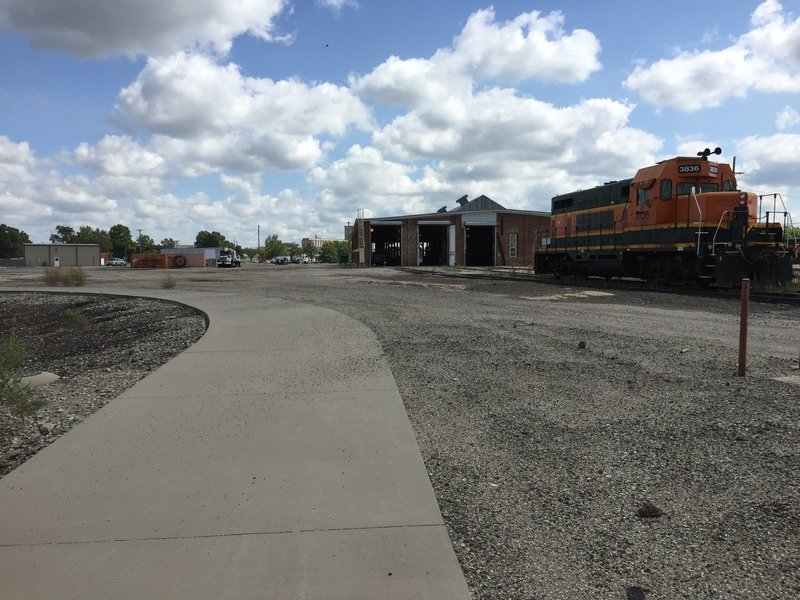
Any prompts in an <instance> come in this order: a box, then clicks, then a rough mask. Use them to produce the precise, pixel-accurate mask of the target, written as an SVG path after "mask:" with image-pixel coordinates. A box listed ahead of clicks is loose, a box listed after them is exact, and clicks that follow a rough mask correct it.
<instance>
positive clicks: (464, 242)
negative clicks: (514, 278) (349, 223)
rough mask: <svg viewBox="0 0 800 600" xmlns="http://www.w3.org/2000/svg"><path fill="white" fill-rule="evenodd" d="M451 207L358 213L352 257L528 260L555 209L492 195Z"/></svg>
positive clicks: (440, 262) (383, 261)
mask: <svg viewBox="0 0 800 600" xmlns="http://www.w3.org/2000/svg"><path fill="white" fill-rule="evenodd" d="M457 203H458V206H457V207H456V208H454V209H452V210H450V211H448V210H447V207H446V206H443V207H442V208H440V209H439V210H438V211H437V212H435V213H428V214H421V215H403V216H397V217H379V218H378V217H372V218H369V219H356V222H355V226H354V227H353V232H352V235H351V237H350V248H351V260H352V262H354V263H356V264H357V265H363V266H383V265H385V266H404V267H415V266H420V265H423V266H455V265H463V266H487V267H493V266H528V265H532V264H533V248H534V242H535V239H536V232H537V231H538V230H542V229H546V228H547V227H549V225H550V213H547V212H537V211H530V210H510V209H507V208H505V207H504V206H501V205H500V204H498V203H497V202H495V201H494V200H492V199H491V198H489V197H487V196H479V197H477V198H474V199H473V200H470V201H467V197H466V196H462V197H461V198H459V199H458V200H457Z"/></svg>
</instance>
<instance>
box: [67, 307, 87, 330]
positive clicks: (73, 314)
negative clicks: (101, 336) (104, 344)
mask: <svg viewBox="0 0 800 600" xmlns="http://www.w3.org/2000/svg"><path fill="white" fill-rule="evenodd" d="M64 314H65V315H67V318H68V319H69V322H70V324H71V325H72V327H73V328H75V329H80V330H81V331H88V330H89V317H87V316H86V315H84V314H83V313H80V312H78V311H77V310H75V309H74V308H68V309H67V310H65V311H64Z"/></svg>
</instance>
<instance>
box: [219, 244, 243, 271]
mask: <svg viewBox="0 0 800 600" xmlns="http://www.w3.org/2000/svg"><path fill="white" fill-rule="evenodd" d="M241 266H242V261H241V260H239V256H238V255H237V254H236V250H234V249H233V248H223V249H222V250H220V251H219V256H218V257H217V267H220V268H221V267H241Z"/></svg>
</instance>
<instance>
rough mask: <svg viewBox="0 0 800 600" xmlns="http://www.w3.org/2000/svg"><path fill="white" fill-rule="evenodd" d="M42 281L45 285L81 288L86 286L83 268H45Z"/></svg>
mask: <svg viewBox="0 0 800 600" xmlns="http://www.w3.org/2000/svg"><path fill="white" fill-rule="evenodd" d="M42 279H43V280H44V282H45V283H46V284H47V285H70V286H74V287H81V286H84V285H86V270H85V269H84V268H83V267H66V268H58V269H56V268H55V267H46V268H45V270H44V275H42Z"/></svg>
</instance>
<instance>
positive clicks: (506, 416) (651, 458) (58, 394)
mask: <svg viewBox="0 0 800 600" xmlns="http://www.w3.org/2000/svg"><path fill="white" fill-rule="evenodd" d="M108 271H114V272H113V273H109V272H108ZM173 275H174V276H175V278H176V280H177V288H178V289H192V290H193V291H203V290H206V291H208V292H210V293H223V292H230V290H231V289H232V286H235V289H236V293H247V294H259V295H261V296H271V297H281V298H286V299H289V300H295V301H299V302H308V303H316V304H319V305H322V306H326V307H329V308H333V309H335V310H339V311H341V312H343V313H345V314H347V315H349V316H352V317H354V318H356V319H358V320H359V321H361V322H363V323H365V324H366V325H367V326H369V327H370V328H371V329H372V330H373V331H374V332H375V333H376V335H377V336H378V338H379V339H380V341H381V343H382V345H383V348H384V352H385V353H386V355H387V357H388V359H389V361H390V364H391V367H392V370H393V372H394V375H395V378H396V380H397V383H398V387H399V389H400V392H401V394H402V397H403V400H404V402H405V404H406V409H407V412H408V414H409V418H410V419H411V423H412V426H413V427H414V430H415V432H416V435H417V439H418V442H419V445H420V449H421V452H422V454H423V458H424V460H425V464H426V466H427V468H428V472H429V475H430V477H431V481H432V483H433V486H434V490H435V492H436V495H437V498H438V500H439V506H440V508H441V510H442V514H443V516H444V519H445V522H446V524H447V527H448V530H449V532H450V536H451V539H452V541H453V545H454V547H455V549H456V552H457V554H458V557H459V560H460V562H461V565H462V567H463V569H464V572H465V574H466V576H467V580H468V583H469V586H470V590H471V592H472V594H473V596H474V597H475V598H476V599H479V598H480V599H484V598H485V599H508V598H526V599H528V598H530V599H534V598H536V599H539V598H548V599H562V598H647V599H648V600H656V599H674V598H686V599H698V598H708V599H711V598H714V599H718V598H764V599H768V598H770V599H771V598H795V597H800V550H798V548H800V483H799V482H800V406H799V405H798V404H799V403H798V391H800V388H798V387H797V386H794V385H791V384H788V383H781V382H778V381H776V379H775V378H776V377H781V376H787V375H797V374H798V370H797V360H798V333H799V332H800V327H799V326H800V315H799V314H798V312H800V311H797V310H796V309H795V308H791V307H782V306H765V305H753V306H752V307H751V319H750V322H751V332H750V352H749V355H748V376H747V377H746V378H738V377H736V376H735V374H736V359H737V353H736V344H737V342H738V304H736V303H735V302H730V301H723V300H705V299H696V298H686V297H681V296H658V295H654V294H647V293H637V292H630V293H628V292H626V293H620V294H616V295H593V294H591V293H581V292H580V290H577V291H576V289H575V288H569V289H563V288H560V287H559V286H552V285H541V284H527V283H525V282H517V281H514V282H497V281H480V280H478V281H464V280H454V279H448V278H445V277H437V276H434V275H409V274H406V273H402V272H399V271H394V270H391V269H369V270H350V269H322V268H310V267H304V266H298V267H297V268H293V267H289V268H284V267H255V266H253V267H247V268H243V269H241V270H236V271H235V272H229V271H225V272H224V273H220V272H217V271H216V270H213V269H211V270H197V271H189V270H186V271H181V272H177V273H174V274H173ZM162 276H163V274H161V273H158V274H154V273H152V272H133V271H132V270H130V269H127V270H124V272H123V270H107V271H103V270H102V269H100V270H98V271H97V272H93V273H91V274H90V284H93V283H94V282H95V281H97V282H98V283H101V284H102V285H104V287H107V288H108V289H109V290H113V289H115V288H117V287H118V288H119V289H123V288H126V289H130V288H136V287H148V286H151V287H158V281H159V278H160V277H162ZM1 279H2V278H0V289H2V287H3V286H4V285H23V286H29V287H30V288H31V290H32V291H35V289H36V287H37V286H38V285H39V283H38V282H36V281H35V280H34V279H28V280H26V279H16V280H13V281H12V280H8V281H6V282H3V281H2V280H1ZM9 298H13V296H9V295H6V294H0V326H2V329H0V330H2V331H5V330H6V327H7V326H8V324H9V323H15V324H18V323H19V319H20V311H19V305H20V302H21V301H22V300H25V299H23V298H17V299H16V300H15V301H13V302H9ZM53 302H54V301H53V298H47V299H46V301H43V302H42V304H43V306H39V305H36V310H37V311H40V310H41V311H47V310H51V305H53ZM126 302H127V301H126ZM131 302H134V303H137V302H141V301H136V300H133V301H131ZM149 302H150V301H148V303H145V304H147V305H148V306H149ZM156 304H158V303H156ZM167 306H169V307H170V310H175V309H176V308H177V307H175V306H174V305H167ZM64 308H65V305H64V304H60V305H58V304H57V303H56V307H55V308H52V312H54V313H58V314H60V313H63V310H64ZM83 310H85V311H86V312H87V313H91V310H92V309H91V308H90V306H89V305H86V306H85V307H84V308H83ZM150 310H153V309H152V308H151V309H150ZM130 311H131V317H130V321H129V322H128V327H127V328H126V330H131V331H136V332H138V334H137V337H135V338H132V340H131V345H128V346H125V344H124V343H123V342H124V341H125V340H126V339H127V338H125V337H124V336H120V334H119V333H117V334H115V335H116V336H117V337H114V336H110V337H108V338H105V339H106V340H107V341H106V342H105V344H106V345H105V348H106V351H105V353H98V352H95V349H98V348H103V346H101V345H99V343H98V342H95V343H94V344H90V345H86V346H83V350H80V351H78V350H77V349H76V351H75V359H74V360H76V361H77V362H75V363H69V365H72V366H68V365H67V363H66V362H65V363H64V365H63V368H62V366H60V365H59V364H58V363H53V362H48V361H52V360H54V358H53V356H52V353H48V352H46V351H45V350H47V349H54V348H56V347H57V344H55V343H47V344H44V345H43V346H42V348H43V352H42V354H41V355H40V356H41V357H42V358H41V359H36V360H39V361H40V363H39V364H40V365H41V366H42V367H45V366H46V368H43V369H42V370H49V371H53V372H56V373H59V369H60V370H61V371H62V373H63V375H65V377H63V378H62V380H60V381H59V382H58V383H56V384H53V387H52V390H51V391H48V392H47V394H50V395H52V397H53V398H58V399H59V400H55V402H69V403H70V406H71V407H73V406H89V405H93V406H102V404H103V403H105V402H107V401H108V400H110V399H111V398H113V397H114V396H115V395H116V394H118V393H119V392H120V391H121V390H122V389H124V387H125V386H127V385H131V384H132V383H133V382H134V381H135V380H136V379H138V378H139V377H141V376H143V375H144V374H146V372H148V369H151V368H153V367H154V366H156V364H155V363H157V362H158V360H164V359H166V358H167V353H166V352H165V353H164V354H159V353H158V352H157V351H156V350H155V348H160V347H163V346H165V345H168V344H171V348H172V349H173V353H175V352H180V350H181V349H183V348H185V347H187V346H188V345H190V344H191V343H192V340H193V339H196V335H199V334H200V333H202V320H200V322H199V323H196V324H195V325H191V326H189V325H188V323H189V321H191V320H192V319H193V318H194V319H197V317H196V316H195V317H192V316H191V315H183V316H171V313H170V314H168V315H164V314H162V313H160V312H157V313H156V314H155V315H154V314H152V313H151V314H148V313H147V311H146V310H145V308H144V305H142V306H141V307H139V306H132V307H131V308H130ZM137 312H138V313H139V314H140V316H141V318H139V319H137V318H136V317H135V315H136V313H137ZM97 314H98V315H101V314H107V313H105V312H104V311H99V312H98V313H97ZM109 320H111V321H113V319H109ZM99 327H100V325H99V321H98V324H97V326H95V321H93V322H92V330H95V329H99ZM148 327H150V328H149V329H148ZM37 335H41V334H37ZM66 335H67V338H68V339H69V338H72V339H74V338H75V336H76V334H75V332H72V331H69V330H67V334H66ZM168 338H169V339H172V340H173V341H172V342H169V341H168ZM151 339H152V340H153V341H152V342H151ZM118 346H119V348H127V349H126V350H120V351H117V347H118ZM70 347H71V344H69V343H64V344H63V346H62V348H63V349H67V348H70ZM148 348H149V350H148ZM33 356H34V353H33V352H32V357H33ZM36 356H39V355H36ZM132 356H135V357H138V358H136V360H134V359H132V358H131V357H132ZM145 357H148V358H145ZM157 359H158V360H157ZM62 373H59V374H62ZM81 373H83V375H82V374H81ZM87 373H90V374H91V375H86V374H87ZM128 374H130V378H128ZM134 377H135V378H134ZM56 390H59V391H56ZM46 410H49V409H46ZM56 410H57V409H56ZM69 410H72V408H69V409H65V411H67V412H68V411H69ZM88 412H90V410H89V411H88ZM70 414H72V413H70ZM45 417H46V418H47V419H50V421H49V422H55V418H56V417H55V416H54V415H53V414H52V413H46V415H45ZM77 418H78V419H79V418H82V415H80V414H78V415H77ZM67 419H68V417H67ZM37 420H38V421H39V422H41V419H40V418H39V417H37ZM63 420H64V419H62V420H60V421H59V423H61V422H63ZM37 431H38V429H37ZM36 433H37V432H33V433H32V435H33V437H35V435H36ZM26 435H27V434H26ZM39 435H40V436H41V437H40V440H43V441H42V442H41V443H42V444H46V443H48V440H49V439H51V436H49V435H48V436H43V435H41V433H39ZM3 443H5V441H4V442H3ZM36 443H40V442H39V441H37V442H36ZM12 450H13V448H12ZM2 451H3V453H4V454H3V457H4V460H5V461H6V463H3V464H7V463H8V461H9V454H8V446H6V445H4V446H2Z"/></svg>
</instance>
